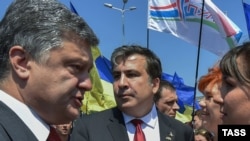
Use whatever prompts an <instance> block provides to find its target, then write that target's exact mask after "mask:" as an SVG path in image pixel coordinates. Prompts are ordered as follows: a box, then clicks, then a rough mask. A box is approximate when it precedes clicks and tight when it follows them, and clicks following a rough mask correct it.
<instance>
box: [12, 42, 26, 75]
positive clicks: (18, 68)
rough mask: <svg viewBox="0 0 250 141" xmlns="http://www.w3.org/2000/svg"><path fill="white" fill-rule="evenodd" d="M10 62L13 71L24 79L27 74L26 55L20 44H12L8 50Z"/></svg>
mask: <svg viewBox="0 0 250 141" xmlns="http://www.w3.org/2000/svg"><path fill="white" fill-rule="evenodd" d="M9 56H10V63H11V66H12V69H13V71H15V72H16V75H18V76H19V77H20V78H23V79H26V78H28V76H29V69H28V68H27V66H28V60H29V58H28V55H27V53H26V52H25V50H24V49H23V47H21V46H13V47H11V49H10V51H9Z"/></svg>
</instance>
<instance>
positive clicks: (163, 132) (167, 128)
mask: <svg viewBox="0 0 250 141" xmlns="http://www.w3.org/2000/svg"><path fill="white" fill-rule="evenodd" d="M157 113H158V120H159V128H160V140H161V141H174V140H175V136H177V134H176V132H175V130H173V129H172V128H171V124H170V123H171V122H170V121H169V120H168V118H166V116H165V115H163V114H162V113H160V112H159V111H157Z"/></svg>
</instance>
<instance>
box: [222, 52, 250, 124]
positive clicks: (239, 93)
mask: <svg viewBox="0 0 250 141" xmlns="http://www.w3.org/2000/svg"><path fill="white" fill-rule="evenodd" d="M236 62H237V65H238V68H239V71H240V73H241V74H243V70H244V69H246V68H245V67H244V64H243V63H242V61H241V58H240V57H238V58H237V60H236ZM246 63H248V62H246ZM222 82H223V83H222V88H221V95H222V97H223V103H222V109H221V112H222V113H223V118H222V120H223V124H250V118H249V117H250V84H247V82H245V83H244V84H243V83H240V81H239V80H238V79H236V77H231V76H224V77H223V81H222Z"/></svg>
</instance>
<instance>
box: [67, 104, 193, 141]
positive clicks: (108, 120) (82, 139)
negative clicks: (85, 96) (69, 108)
mask: <svg viewBox="0 0 250 141" xmlns="http://www.w3.org/2000/svg"><path fill="white" fill-rule="evenodd" d="M158 119H159V128H160V139H161V141H194V134H193V130H192V128H191V127H189V126H187V125H185V124H184V123H182V122H180V121H178V120H176V119H174V118H171V117H169V116H166V115H164V114H162V113H160V112H158ZM70 140H71V141H129V138H128V134H127V129H126V126H125V123H124V119H123V115H122V113H121V112H120V111H119V110H118V109H117V108H113V109H109V110H105V111H102V112H98V113H94V114H91V115H85V116H82V117H81V118H79V119H77V120H76V122H75V127H74V128H73V132H72V135H71V139H70Z"/></svg>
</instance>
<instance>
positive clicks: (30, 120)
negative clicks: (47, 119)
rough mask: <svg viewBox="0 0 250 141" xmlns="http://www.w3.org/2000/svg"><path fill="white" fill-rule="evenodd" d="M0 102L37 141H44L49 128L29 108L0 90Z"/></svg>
mask: <svg viewBox="0 0 250 141" xmlns="http://www.w3.org/2000/svg"><path fill="white" fill-rule="evenodd" d="M0 101H2V102H3V103H5V104H6V105H7V106H8V107H9V108H10V109H12V110H13V111H14V112H15V113H16V114H17V115H18V116H19V118H20V119H21V120H22V121H23V122H24V123H25V124H26V125H27V126H28V127H29V129H30V130H31V131H32V132H33V134H34V135H35V136H36V138H37V139H38V140H39V141H46V139H47V137H48V136H49V130H50V128H49V126H48V125H47V124H46V123H44V121H43V120H42V119H41V118H40V117H39V116H38V115H37V114H36V113H35V112H34V111H33V110H32V109H31V108H30V107H28V106H27V105H25V104H24V103H22V102H20V101H18V100H17V99H15V98H13V97H12V96H10V95H8V94H6V93H5V92H4V91H2V90H0Z"/></svg>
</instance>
